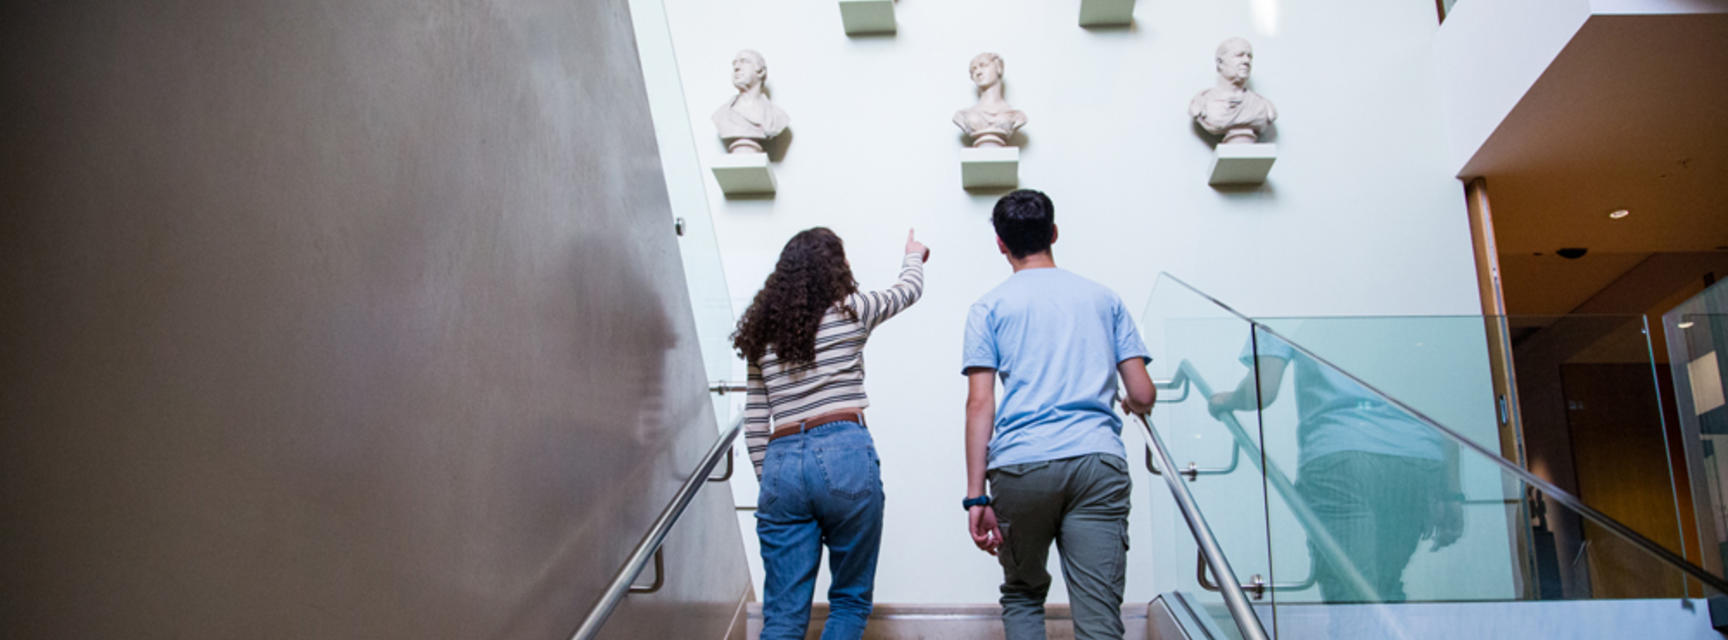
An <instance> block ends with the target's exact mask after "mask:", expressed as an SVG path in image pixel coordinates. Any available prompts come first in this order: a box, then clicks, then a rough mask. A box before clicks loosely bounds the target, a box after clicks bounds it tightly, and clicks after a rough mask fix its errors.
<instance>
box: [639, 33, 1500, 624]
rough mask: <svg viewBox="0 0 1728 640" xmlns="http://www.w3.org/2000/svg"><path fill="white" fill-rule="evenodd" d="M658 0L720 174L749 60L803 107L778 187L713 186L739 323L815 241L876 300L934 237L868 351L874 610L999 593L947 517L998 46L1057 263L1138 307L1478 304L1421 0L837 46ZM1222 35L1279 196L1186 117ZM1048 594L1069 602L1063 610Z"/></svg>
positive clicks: (1339, 309)
mask: <svg viewBox="0 0 1728 640" xmlns="http://www.w3.org/2000/svg"><path fill="white" fill-rule="evenodd" d="M664 4H665V7H666V15H667V19H668V26H669V30H670V33H671V39H672V42H673V44H674V45H675V48H676V58H677V64H678V70H679V74H680V76H681V78H682V81H683V87H684V94H685V96H686V97H687V98H688V104H687V113H686V116H687V122H686V123H667V124H668V125H674V124H675V125H676V126H680V127H692V126H693V130H694V132H695V136H696V140H697V149H698V153H699V154H700V155H701V156H702V161H703V163H704V164H706V163H707V162H708V161H709V160H711V159H712V158H714V157H717V156H719V155H720V154H721V153H722V152H723V149H722V148H721V145H720V143H719V141H718V140H716V139H714V138H713V137H712V136H713V126H712V124H711V123H710V122H709V120H708V116H709V113H710V112H711V111H712V110H713V109H714V108H715V107H716V106H717V105H719V104H721V103H722V102H723V101H725V100H726V99H727V98H728V97H729V96H730V95H731V92H732V89H731V86H730V83H729V75H730V70H729V63H730V60H731V57H732V54H733V53H734V52H735V51H736V50H738V49H740V48H754V49H757V50H760V51H761V52H762V53H763V54H764V55H765V56H766V57H767V60H768V67H769V87H770V91H771V92H772V94H773V96H774V99H775V101H776V102H777V103H778V104H779V105H780V106H781V107H782V108H784V109H785V110H786V111H787V112H789V113H790V114H791V117H792V132H793V133H792V134H791V135H792V140H791V142H790V144H789V146H788V147H787V151H786V153H785V154H784V157H783V158H780V159H779V161H778V162H776V163H775V165H774V170H775V172H776V178H777V179H778V181H779V193H778V194H777V195H776V196H775V197H773V198H769V199H726V198H724V197H723V196H722V195H721V194H720V192H719V189H718V186H717V185H715V184H714V183H713V182H712V180H711V179H708V180H707V181H706V185H707V200H708V206H709V207H710V208H711V209H712V214H713V224H714V231H715V233H716V234H717V239H718V244H719V247H720V250H721V254H722V257H723V263H724V268H725V272H726V279H727V282H728V288H729V290H730V291H732V292H733V293H732V295H733V306H734V307H735V308H736V309H739V310H742V309H743V308H744V307H745V306H746V305H747V304H748V303H749V299H750V297H751V296H752V295H753V294H754V293H755V291H756V290H757V289H758V288H759V287H760V286H761V283H762V280H763V278H764V277H766V275H767V273H768V272H769V271H770V270H771V269H772V267H773V264H774V260H775V257H776V256H777V253H778V251H779V249H780V246H781V244H782V243H783V242H784V241H785V239H786V238H787V237H789V236H790V235H791V234H793V233H794V232H796V231H797V230H800V229H803V228H807V227H810V226H815V225H826V226H829V227H832V228H834V229H835V230H836V231H837V232H838V233H839V234H840V235H841V236H842V237H844V238H845V239H846V241H847V245H848V253H849V256H850V259H851V261H852V265H853V268H854V270H855V271H856V273H857V275H858V276H859V279H860V280H861V282H862V283H863V284H864V285H865V286H866V287H879V286H883V285H886V284H888V283H889V282H890V281H891V278H892V277H893V276H894V270H895V267H896V265H897V264H898V260H899V253H900V247H901V241H902V239H903V238H904V235H905V233H906V229H907V228H908V227H916V228H917V229H918V231H919V235H920V237H921V238H922V239H923V240H924V241H925V242H927V243H928V244H929V245H930V246H931V248H932V251H933V255H932V260H931V262H930V265H929V269H928V272H927V278H928V289H927V292H926V296H925V299H924V301H922V302H921V303H919V304H918V305H917V306H916V307H914V308H913V309H911V310H910V311H908V312H907V313H906V315H905V316H903V317H901V318H898V319H896V320H893V321H891V322H889V323H887V324H886V325H884V326H883V327H882V329H880V330H879V331H878V332H877V333H876V335H875V337H874V338H873V340H872V342H871V343H870V347H869V349H868V355H867V357H868V359H869V380H868V389H869V392H870V394H871V397H872V402H873V404H872V407H871V409H870V410H869V414H870V422H871V425H872V431H873V433H874V435H875V437H876V440H877V446H878V448H879V449H880V452H881V456H882V460H883V469H884V476H885V483H886V485H887V491H888V513H887V525H886V526H887V531H886V534H885V540H884V549H885V550H884V554H883V557H882V561H881V567H880V569H879V573H878V579H877V600H878V601H879V602H993V601H994V600H995V599H996V597H997V591H996V586H997V584H998V582H999V580H1000V570H999V569H998V567H997V566H996V564H995V562H994V560H993V559H992V558H990V557H988V556H986V555H984V554H982V553H980V552H978V551H976V550H975V549H973V548H972V546H971V543H970V541H969V540H968V539H967V537H966V535H965V532H964V531H963V529H964V522H965V519H964V516H963V514H962V512H961V510H960V509H959V508H958V507H957V506H956V505H957V502H958V500H959V498H960V497H961V493H962V492H963V489H964V477H963V469H962V458H961V417H962V409H961V403H962V400H963V397H964V384H963V378H962V377H961V376H960V375H959V350H960V330H961V323H962V320H963V318H964V313H965V310H966V308H967V306H968V305H969V304H970V303H971V302H972V300H974V299H975V298H977V297H978V296H979V295H981V294H982V293H984V292H985V291H986V290H988V289H989V288H990V287H992V286H994V285H995V284H996V283H998V282H999V281H1001V279H1003V278H1004V277H1006V276H1007V275H1008V268H1007V265H1006V264H1005V263H1004V262H1003V261H1002V259H1001V257H1000V256H999V255H998V254H997V253H996V251H995V248H994V242H993V238H992V235H991V231H990V226H989V211H990V207H991V205H992V204H993V203H994V202H995V199H996V198H997V197H998V195H999V194H997V193H989V194H970V193H968V192H966V191H964V190H962V189H961V187H960V178H959V166H958V159H957V154H958V151H959V148H960V140H959V135H958V131H957V130H956V129H955V128H954V126H953V125H952V124H951V123H950V122H949V118H950V116H951V114H952V113H953V112H954V110H956V109H959V108H963V107H966V106H968V105H970V104H971V103H972V101H973V90H972V86H971V83H970V82H969V81H968V79H967V77H966V66H967V61H968V60H969V59H970V58H971V57H972V56H973V55H974V54H976V53H978V52H980V51H995V52H998V53H1000V54H1002V55H1003V57H1004V58H1005V59H1006V63H1007V73H1006V77H1007V89H1008V94H1007V95H1008V99H1009V101H1010V102H1012V103H1013V104H1014V105H1015V106H1016V107H1017V108H1019V109H1022V110H1024V111H1025V112H1026V113H1027V114H1028V115H1029V116H1030V118H1031V122H1030V124H1029V125H1028V126H1027V128H1026V129H1025V133H1026V136H1027V142H1026V144H1025V145H1024V147H1023V149H1022V165H1021V183H1022V185H1024V186H1027V187H1033V188H1038V189H1042V190H1044V191H1046V192H1047V193H1049V194H1050V195H1051V197H1052V198H1054V200H1055V202H1056V205H1057V222H1058V224H1059V225H1060V226H1061V228H1062V238H1061V241H1060V242H1059V243H1058V244H1057V245H1056V256H1057V260H1058V261H1059V262H1060V263H1061V264H1062V266H1063V267H1065V268H1068V269H1071V270H1073V271H1076V272H1078V273H1081V274H1083V275H1086V276H1088V277H1091V278H1094V279H1096V280H1098V281H1100V282H1102V283H1104V284H1106V285H1108V286H1110V287H1112V288H1114V289H1115V290H1117V291H1118V292H1120V293H1121V295H1122V297H1123V298H1124V300H1125V301H1126V302H1127V303H1128V304H1129V306H1130V307H1131V308H1133V309H1135V310H1137V311H1138V310H1139V309H1140V308H1141V307H1142V306H1143V305H1144V303H1145V301H1146V299H1147V296H1148V292H1149V289H1150V287H1151V286H1152V283H1153V281H1154V279H1155V276H1156V274H1157V273H1158V272H1160V271H1169V272H1171V273H1174V274H1177V275H1179V276H1181V277H1183V278H1184V279H1186V280H1188V281H1189V282H1191V283H1193V284H1194V285H1196V286H1198V287H1200V288H1201V289H1203V290H1206V291H1208V292H1210V293H1212V294H1213V295H1216V296H1218V297H1219V298H1220V299H1222V300H1224V301H1227V302H1230V303H1232V304H1234V305H1237V306H1238V308H1241V309H1243V310H1244V311H1247V312H1249V313H1252V314H1265V315H1314V314H1393V313H1402V314H1434V313H1478V312H1479V311H1480V309H1479V305H1478V303H1477V297H1476V288H1475V280H1474V272H1473V269H1474V267H1473V265H1472V260H1471V252H1470V239H1469V234H1468V228H1467V225H1466V219H1465V215H1464V203H1463V197H1462V190H1461V187H1460V186H1459V184H1458V182H1457V181H1456V180H1454V179H1453V178H1452V171H1451V167H1450V166H1449V165H1448V164H1447V161H1446V155H1447V154H1446V137H1445V133H1444V130H1443V126H1442V125H1441V114H1440V109H1439V97H1438V96H1437V95H1436V94H1435V91H1434V86H1435V83H1434V82H1433V77H1432V75H1431V74H1432V72H1431V70H1432V69H1433V65H1432V61H1431V60H1430V45H1431V42H1432V40H1433V37H1434V34H1435V32H1436V25H1435V16H1434V7H1433V5H1432V4H1431V3H1425V2H1421V1H1417V0H1409V1H1396V2H1387V1H1385V0H1352V1H1350V2H1347V3H1346V2H1333V3H1324V5H1323V6H1313V5H1312V3H1307V4H1302V3H1283V2H1277V1H1276V0H1235V1H1218V2H1172V1H1163V0H1147V1H1143V2H1141V3H1140V7H1139V9H1138V11H1137V23H1136V26H1135V27H1134V28H1133V29H1129V30H1104V31H1088V30H1085V29H1081V28H1079V27H1078V26H1076V20H1075V19H1076V17H1077V15H1078V3H1077V2H1069V1H1062V2H1052V1H1048V0H1012V1H1010V0H989V1H986V0H941V1H911V2H903V3H899V6H898V19H899V22H900V31H899V34H898V35H895V36H889V37H869V38H847V37H846V36H845V35H844V33H843V32H842V31H841V29H840V21H839V11H838V9H837V7H836V5H835V3H833V2H824V1H817V0H729V1H727V2H714V1H712V0H664ZM641 29H642V26H641V25H639V26H638V30H639V31H641ZM1231 35H1242V36H1245V37H1248V38H1250V39H1251V40H1252V41H1253V43H1254V45H1255V47H1256V62H1257V64H1256V68H1255V75H1254V80H1253V87H1254V88H1255V89H1256V90H1257V91H1259V92H1260V93H1262V94H1264V95H1266V96H1267V97H1268V98H1270V99H1271V100H1273V101H1274V102H1275V103H1276V104H1277V106H1278V109H1279V112H1280V118H1281V119H1280V122H1279V126H1278V131H1277V134H1276V136H1275V140H1276V141H1277V142H1278V144H1279V156H1280V157H1279V160H1278V162H1277V165H1276V166H1275V167H1274V168H1273V169H1272V176H1271V180H1270V182H1269V183H1268V184H1267V185H1265V186H1264V187H1262V188H1259V189H1252V190H1246V191H1235V192H1223V191H1218V190H1214V189H1212V188H1211V187H1208V186H1207V185H1206V173H1207V169H1208V162H1209V160H1210V156H1211V149H1210V147H1209V145H1208V144H1207V143H1205V142H1204V141H1202V140H1201V139H1200V138H1198V137H1197V136H1196V135H1195V132H1194V129H1193V127H1192V124H1191V123H1190V121H1189V120H1188V119H1187V118H1186V114H1185V109H1186V106H1187V103H1188V100H1189V98H1190V97H1192V96H1193V94H1194V93H1195V92H1197V91H1199V90H1200V89H1202V88H1205V87H1207V86H1209V85H1211V84H1212V82H1213V70H1212V60H1211V58H1212V52H1213V49H1214V48H1215V47H1216V46H1217V44H1218V43H1219V41H1221V40H1222V39H1224V38H1225V37H1228V36H1231ZM662 152H663V153H666V150H665V149H663V150H662ZM740 368H741V367H740ZM740 373H741V371H735V375H736V374H740ZM1139 448H1140V444H1139V439H1138V438H1137V437H1131V438H1130V441H1129V449H1130V451H1138V450H1139ZM1136 462H1137V463H1138V459H1137V456H1136ZM1136 466H1138V465H1136ZM744 475H748V474H744ZM738 490H739V495H740V500H741V501H744V500H746V498H745V496H749V495H753V494H754V491H753V488H752V487H750V486H748V485H747V484H746V485H744V486H741V487H739V489H738ZM1135 490H1136V496H1135V509H1136V511H1135V513H1134V517H1133V520H1134V522H1133V532H1134V536H1135V539H1134V544H1133V550H1132V551H1131V552H1130V553H1131V556H1132V562H1133V564H1132V565H1131V567H1132V569H1131V572H1130V578H1129V594H1128V595H1129V600H1130V601H1145V600H1148V599H1150V598H1151V597H1152V595H1153V591H1152V589H1153V585H1152V571H1151V570H1150V566H1151V564H1152V557H1153V550H1154V548H1156V547H1158V546H1159V545H1163V544H1165V543H1166V542H1168V541H1165V540H1154V539H1152V538H1154V537H1155V536H1163V535H1168V534H1167V533H1166V532H1168V531H1171V529H1170V527H1169V525H1170V523H1168V522H1165V523H1162V524H1161V526H1159V527H1158V528H1156V529H1154V528H1153V526H1152V523H1151V519H1150V518H1151V515H1152V514H1151V511H1152V510H1151V509H1149V508H1146V507H1147V505H1149V504H1150V500H1151V499H1152V498H1151V495H1152V494H1151V492H1160V493H1161V492H1163V491H1164V488H1163V486H1162V485H1159V484H1153V483H1152V481H1151V480H1149V479H1148V478H1147V477H1145V476H1144V474H1143V473H1142V474H1140V475H1139V476H1138V477H1137V479H1136V488H1135ZM741 523H742V524H743V525H744V526H746V527H750V526H751V522H750V518H749V516H748V514H744V516H743V517H742V518H741ZM746 531H747V533H750V532H751V531H752V530H751V529H747V530H746ZM1154 531H1156V532H1158V533H1156V534H1155V533H1153V532H1154ZM753 537H754V536H753V535H747V536H746V538H747V539H752V538H753ZM1188 562H1192V560H1191V559H1190V560H1188ZM1191 566H1192V565H1188V567H1186V568H1179V569H1180V570H1181V571H1189V572H1191ZM758 581H759V578H758ZM1057 582H1058V587H1057V592H1056V593H1055V594H1054V596H1053V600H1058V601H1060V600H1065V595H1064V594H1063V593H1062V592H1061V588H1060V579H1058V580H1057ZM825 584H826V583H823V586H822V587H819V588H825ZM818 597H820V593H819V594H818Z"/></svg>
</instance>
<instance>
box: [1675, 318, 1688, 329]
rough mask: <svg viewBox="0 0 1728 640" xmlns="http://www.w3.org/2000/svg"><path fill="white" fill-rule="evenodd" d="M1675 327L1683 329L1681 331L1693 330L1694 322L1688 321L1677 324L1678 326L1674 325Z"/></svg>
mask: <svg viewBox="0 0 1728 640" xmlns="http://www.w3.org/2000/svg"><path fill="white" fill-rule="evenodd" d="M1674 326H1676V327H1680V328H1681V329H1691V328H1692V321H1691V320H1687V321H1685V322H1682V323H1679V324H1676V325H1674Z"/></svg>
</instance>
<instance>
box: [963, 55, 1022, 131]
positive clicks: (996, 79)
mask: <svg viewBox="0 0 1728 640" xmlns="http://www.w3.org/2000/svg"><path fill="white" fill-rule="evenodd" d="M971 71H972V83H973V84H976V85H978V104H975V105H972V107H971V108H968V109H961V110H959V111H956V112H954V125H955V126H958V127H960V130H961V131H963V132H965V133H966V135H967V136H969V137H971V138H972V146H973V147H974V148H982V147H1004V146H1007V145H1008V137H1009V136H1012V135H1014V132H1015V131H1016V130H1018V129H1020V127H1024V126H1026V114H1025V113H1023V112H1020V111H1016V110H1014V108H1013V107H1010V106H1008V101H1007V100H1004V99H1003V98H1002V56H999V55H996V54H994V53H980V54H978V56H977V57H974V58H972V68H971Z"/></svg>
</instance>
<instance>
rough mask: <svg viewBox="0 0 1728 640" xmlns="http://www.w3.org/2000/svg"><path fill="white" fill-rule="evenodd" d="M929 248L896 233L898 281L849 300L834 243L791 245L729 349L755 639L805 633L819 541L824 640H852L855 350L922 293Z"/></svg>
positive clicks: (868, 448)
mask: <svg viewBox="0 0 1728 640" xmlns="http://www.w3.org/2000/svg"><path fill="white" fill-rule="evenodd" d="M929 257H930V250H929V249H928V248H926V247H925V246H924V245H923V244H921V243H919V242H918V240H917V239H915V238H914V237H913V235H912V233H910V232H908V233H907V234H906V257H905V258H904V259H903V261H902V262H901V267H900V280H899V282H896V283H895V284H894V286H891V287H889V288H887V289H884V290H881V291H870V292H860V291H858V283H857V281H855V280H853V279H852V267H851V266H850V265H849V264H847V262H846V249H845V247H844V245H842V244H841V242H840V236H837V235H834V232H833V231H830V230H828V229H827V228H824V227H816V228H813V229H807V230H804V231H801V232H799V233H798V235H795V236H792V239H791V240H788V241H787V242H786V247H785V248H784V249H781V250H780V262H779V264H776V265H775V266H774V273H772V274H769V276H768V281H767V282H766V283H764V284H763V285H762V291H760V292H758V293H757V294H756V299H755V300H753V301H751V302H750V308H749V309H747V310H745V311H744V317H743V318H741V319H740V320H739V321H738V331H737V332H736V333H733V334H732V345H733V346H734V347H736V348H737V349H738V353H739V355H742V356H743V357H744V360H745V362H747V363H749V377H748V380H747V382H746V384H747V388H748V396H747V400H746V402H745V405H744V440H745V444H746V445H747V447H748V448H749V450H750V462H751V463H752V464H754V466H755V467H756V477H757V479H759V480H760V481H761V487H762V488H761V494H760V496H759V497H758V498H757V501H756V504H757V510H756V535H757V537H758V538H760V539H761V542H762V566H763V569H764V570H765V573H766V574H767V577H766V580H765V581H764V582H765V584H764V585H763V588H762V635H761V638H762V639H763V640H778V639H789V638H796V639H801V638H803V637H804V632H805V629H806V628H807V627H808V626H809V625H810V598H811V593H812V592H813V591H814V590H815V587H816V567H817V564H818V563H819V562H820V561H821V558H822V546H823V545H826V546H827V547H828V572H829V575H830V577H831V578H832V579H833V580H832V583H833V584H832V586H830V587H829V589H828V622H827V624H826V625H824V626H823V629H822V638H823V639H824V640H841V639H845V640H856V639H857V638H860V637H862V636H863V635H864V624H865V621H866V620H867V619H868V618H869V617H870V609H871V603H872V600H871V597H872V592H873V591H874V588H875V581H876V555H877V552H878V551H879V550H880V549H881V542H882V501H883V498H882V469H881V466H882V463H881V461H880V460H878V459H877V457H876V447H875V445H874V444H872V441H871V438H870V432H869V431H866V430H865V428H864V425H865V422H864V408H865V407H867V406H869V405H870V401H869V399H868V398H866V397H865V396H864V342H865V341H866V340H869V339H870V332H871V331H873V330H875V329H876V327H877V326H879V325H881V324H882V322H883V321H885V320H887V319H888V318H891V317H893V316H894V314H897V313H900V312H901V311H903V310H905V309H906V307H909V306H912V303H913V302H917V301H918V297H919V296H920V295H922V294H923V293H924V261H925V260H926V259H928V258H929Z"/></svg>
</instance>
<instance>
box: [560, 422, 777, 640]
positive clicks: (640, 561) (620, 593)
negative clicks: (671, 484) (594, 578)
mask: <svg viewBox="0 0 1728 640" xmlns="http://www.w3.org/2000/svg"><path fill="white" fill-rule="evenodd" d="M743 430H744V419H743V418H742V417H740V418H739V419H738V420H737V421H735V422H733V423H732V426H731V427H730V428H728V429H726V431H725V432H724V433H721V434H720V437H719V438H717V439H715V441H714V446H712V447H710V448H709V449H708V453H706V454H704V455H703V456H702V459H701V461H700V462H698V463H697V465H696V469H695V470H694V471H692V472H691V473H690V475H689V476H688V477H686V478H685V480H684V485H683V486H681V487H678V492H677V493H674V494H672V501H671V502H670V503H668V504H667V505H666V508H665V509H662V510H661V511H660V516H659V517H657V518H655V519H654V524H653V525H651V526H649V527H648V533H646V534H643V536H642V540H641V541H640V542H637V543H636V548H635V549H634V550H632V551H631V552H630V556H629V560H627V561H625V562H624V566H623V568H620V569H619V570H618V573H617V575H614V576H613V577H612V582H611V583H610V584H608V585H607V586H606V590H605V591H603V592H601V594H600V599H599V600H598V601H596V602H595V603H594V607H593V608H592V609H590V610H589V611H588V616H587V617H585V618H583V619H582V625H581V626H579V627H576V633H575V634H574V635H572V636H570V637H571V640H592V639H593V638H594V637H596V636H598V635H599V634H600V627H601V626H602V625H604V624H606V618H607V617H609V616H611V615H612V611H613V610H614V609H617V608H618V603H620V602H622V601H623V600H624V596H625V595H626V594H628V593H630V590H631V582H633V581H635V580H636V576H637V575H638V574H640V573H642V570H643V569H645V568H647V566H648V563H649V561H651V560H655V559H656V558H658V557H659V555H660V545H661V544H662V543H664V542H666V534H668V533H671V532H672V526H673V525H675V524H677V523H678V519H679V518H680V517H683V515H684V510H685V509H686V508H688V507H689V506H690V501H691V500H694V499H695V498H696V492H697V491H699V490H701V489H702V486H703V485H705V484H707V483H708V482H709V481H710V480H711V479H710V476H711V475H712V474H713V473H714V467H715V466H716V465H719V464H720V459H721V458H722V457H730V456H731V454H732V442H733V441H735V440H737V439H738V433H739V432H741V431H743ZM655 566H656V567H657V568H659V567H660V563H658V562H656V565H655ZM664 580H665V572H664V571H656V575H655V583H656V584H655V586H654V587H653V588H654V589H658V588H659V585H660V584H663V583H664Z"/></svg>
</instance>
